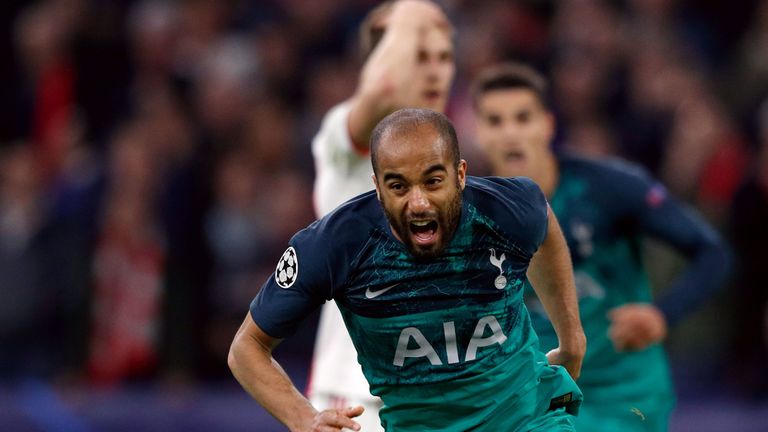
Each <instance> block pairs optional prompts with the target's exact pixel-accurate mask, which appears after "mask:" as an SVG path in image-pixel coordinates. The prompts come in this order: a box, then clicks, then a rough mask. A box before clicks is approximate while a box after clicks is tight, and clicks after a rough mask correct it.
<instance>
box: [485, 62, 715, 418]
mask: <svg viewBox="0 0 768 432" xmlns="http://www.w3.org/2000/svg"><path fill="white" fill-rule="evenodd" d="M473 99H474V106H475V110H476V117H477V119H476V127H477V139H478V143H479V144H480V146H481V147H482V148H483V150H484V151H485V153H486V155H487V156H488V159H489V161H490V163H491V166H492V168H493V171H494V174H496V175H501V176H517V175H524V176H530V177H531V178H532V179H533V180H535V181H536V182H537V183H538V184H539V186H540V187H541V188H542V190H543V191H544V193H545V194H546V196H547V197H548V198H549V199H550V204H551V206H552V209H553V210H554V212H555V214H556V215H557V217H558V219H559V221H560V223H561V226H562V229H563V233H564V235H565V238H566V240H567V242H568V245H569V248H570V250H571V254H572V259H573V267H574V275H575V280H576V288H577V292H578V295H579V309H580V313H581V319H582V322H583V323H584V330H585V333H586V335H587V340H588V341H589V347H588V349H587V353H586V356H585V358H584V366H583V368H582V373H581V377H580V378H579V381H578V383H579V387H580V388H581V389H582V391H583V393H584V404H583V406H582V409H581V412H580V414H579V417H578V419H577V420H576V426H577V429H578V430H584V431H590V432H600V431H606V432H615V431H622V432H627V431H630V432H631V431H665V430H667V424H668V418H669V414H670V411H671V409H672V407H673V405H674V396H673V390H672V385H671V380H670V374H669V370H668V366H667V360H666V358H665V354H664V352H663V349H662V347H661V345H660V342H661V341H662V340H663V339H664V337H665V336H666V333H667V326H668V325H671V324H674V323H675V322H677V321H678V320H679V319H680V318H681V317H683V315H685V313H687V312H689V311H691V310H693V309H695V308H696V307H697V306H698V305H700V304H701V303H702V302H703V301H704V300H706V299H707V298H708V297H709V295H710V294H711V293H712V292H713V291H714V290H715V289H716V288H717V287H718V286H719V285H720V284H721V283H722V282H723V280H724V278H725V277H726V275H727V272H728V267H729V262H730V258H729V254H728V252H727V250H726V249H725V247H724V246H723V244H722V243H721V241H720V238H719V237H718V235H717V234H716V233H715V232H714V231H713V230H712V229H711V228H710V227H709V226H708V225H707V224H706V223H704V222H703V221H702V219H701V218H700V217H699V216H698V215H696V214H695V213H694V212H692V211H691V210H690V209H688V208H686V207H684V206H683V205H682V204H680V203H678V202H677V201H676V200H674V199H673V198H671V197H669V196H668V195H667V193H666V191H665V189H664V187H663V186H662V185H661V184H659V183H658V182H656V181H655V180H653V179H652V178H650V177H649V176H648V175H647V174H646V173H645V172H644V171H642V170H641V169H639V168H638V167H636V166H634V165H631V164H629V163H626V162H621V161H619V160H616V159H612V160H589V159H585V158H580V157H576V156H573V155H564V154H555V153H553V151H552V149H551V147H550V143H551V140H552V137H553V135H554V131H555V122H554V117H553V115H552V113H551V111H550V110H549V108H548V105H547V94H546V81H545V80H544V78H543V77H542V76H540V75H539V74H538V73H536V72H535V71H533V70H532V69H530V68H528V67H526V66H523V65H519V64H506V65H501V66H497V67H494V68H491V69H488V70H486V71H484V73H482V74H481V75H480V76H479V77H478V79H477V80H476V81H475V83H474V84H473ZM643 236H651V237H655V238H657V239H660V240H662V241H664V242H666V243H668V244H670V245H671V246H673V247H674V248H676V249H677V250H679V251H681V252H682V253H684V254H685V255H687V256H688V257H689V258H690V261H689V265H688V267H687V268H686V269H685V271H684V272H683V273H682V274H681V276H680V277H679V278H678V279H677V280H676V281H675V282H674V283H673V284H672V286H671V287H669V289H667V290H666V291H665V293H664V295H663V296H662V297H661V298H659V299H657V300H656V301H655V302H654V301H652V299H651V290H650V287H649V284H648V280H647V277H646V273H645V271H644V270H643V266H642V263H641V259H640V255H641V253H640V249H639V247H640V240H641V238H642V237H643ZM527 304H528V307H529V310H530V311H531V317H532V321H533V326H534V328H535V329H536V332H537V333H538V335H539V337H540V339H541V346H542V349H544V350H546V349H548V348H551V347H553V346H556V345H557V338H556V335H555V334H554V333H553V331H552V326H551V324H550V323H549V321H548V320H547V316H546V314H545V313H544V311H543V310H542V308H541V307H539V306H538V302H537V301H536V300H535V299H534V300H532V301H527Z"/></svg>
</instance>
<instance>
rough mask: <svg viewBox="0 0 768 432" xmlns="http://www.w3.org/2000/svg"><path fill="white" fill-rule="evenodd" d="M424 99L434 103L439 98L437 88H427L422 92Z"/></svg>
mask: <svg viewBox="0 0 768 432" xmlns="http://www.w3.org/2000/svg"><path fill="white" fill-rule="evenodd" d="M424 99H426V100H428V101H430V102H432V103H434V102H435V101H437V100H439V99H440V92H439V91H437V90H427V91H425V92H424Z"/></svg>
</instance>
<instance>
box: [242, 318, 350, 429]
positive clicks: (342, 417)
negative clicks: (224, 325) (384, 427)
mask: <svg viewBox="0 0 768 432" xmlns="http://www.w3.org/2000/svg"><path fill="white" fill-rule="evenodd" d="M280 341H281V339H276V338H273V337H271V336H269V335H268V334H266V333H264V331H262V330H261V328H259V326H258V325H257V324H256V323H255V322H254V321H253V319H252V318H251V315H250V313H249V314H248V315H247V316H246V317H245V320H244V321H243V324H242V325H241V326H240V329H239V330H238V331H237V334H236V335H235V338H234V340H233V341H232V346H231V347H230V350H229V357H228V359H227V362H228V364H229V368H230V369H231V370H232V374H233V375H234V376H235V378H237V381H238V382H240V384H241V385H242V386H243V388H244V389H245V390H246V391H247V392H248V393H249V394H250V395H251V396H252V397H253V398H254V399H255V400H256V401H257V402H258V403H259V404H261V405H262V406H263V407H264V408H265V409H266V410H267V411H269V413H270V414H272V415H273V416H274V417H275V418H276V419H278V420H279V421H280V422H282V423H283V424H284V425H285V426H286V427H288V429H289V430H291V431H295V432H298V431H302V432H303V431H341V430H342V428H349V429H353V430H360V426H359V425H358V424H357V423H355V422H354V421H353V420H351V419H352V418H354V417H357V416H359V415H360V414H362V413H363V408H362V407H349V408H344V409H329V410H325V411H322V412H318V411H317V410H316V409H315V408H314V407H312V405H311V404H310V403H309V401H308V400H307V399H306V398H305V397H304V396H303V395H302V394H301V392H299V390H298V389H296V387H295V386H294V385H293V383H292V382H291V380H290V378H288V375H287V374H286V373H285V371H284V370H283V368H282V367H280V365H279V364H278V363H277V361H275V359H274V358H273V357H272V350H273V349H274V348H275V347H276V346H277V345H278V344H279V343H280Z"/></svg>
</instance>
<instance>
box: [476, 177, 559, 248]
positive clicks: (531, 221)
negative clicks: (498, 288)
mask: <svg viewBox="0 0 768 432" xmlns="http://www.w3.org/2000/svg"><path fill="white" fill-rule="evenodd" d="M487 179H488V180H489V181H491V182H493V183H495V184H496V186H498V188H497V189H496V190H497V192H498V194H497V197H498V198H499V202H500V206H498V207H490V206H489V202H492V201H489V200H485V199H481V200H478V201H477V203H476V205H477V206H478V208H480V209H481V210H483V212H484V213H485V212H488V213H490V214H492V215H493V217H494V219H495V220H496V222H497V223H499V224H500V226H501V227H502V229H503V230H504V232H505V234H506V235H507V236H508V237H510V239H511V240H512V241H513V242H514V243H515V244H516V245H517V246H518V247H519V248H521V249H522V251H523V252H524V254H525V255H526V256H527V257H528V258H530V257H532V256H533V254H534V253H536V251H537V250H538V249H539V246H541V243H542V242H543V241H544V238H545V237H546V235H547V229H548V219H547V209H548V207H549V205H548V203H547V199H546V197H545V196H544V193H543V192H542V191H541V188H539V186H538V185H537V184H536V183H535V182H534V181H533V180H531V179H530V178H528V177H514V178H502V177H488V178H487Z"/></svg>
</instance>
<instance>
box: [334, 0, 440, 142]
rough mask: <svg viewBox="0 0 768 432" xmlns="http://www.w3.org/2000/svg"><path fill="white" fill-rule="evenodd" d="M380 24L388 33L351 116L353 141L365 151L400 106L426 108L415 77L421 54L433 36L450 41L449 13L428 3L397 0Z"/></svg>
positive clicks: (369, 63) (373, 54) (372, 56)
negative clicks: (381, 123) (380, 124)
mask: <svg viewBox="0 0 768 432" xmlns="http://www.w3.org/2000/svg"><path fill="white" fill-rule="evenodd" d="M380 25H381V26H383V27H386V31H385V32H384V36H383V37H382V39H381V41H380V42H379V44H378V45H377V46H376V48H375V49H374V50H373V52H371V54H370V56H369V57H368V59H367V61H366V63H365V65H364V67H363V70H362V72H361V75H360V82H359V83H358V87H357V90H356V91H355V94H354V96H353V97H352V100H351V111H350V114H349V124H348V126H349V133H350V138H352V142H353V143H354V145H355V146H358V147H360V150H364V151H365V150H367V148H368V138H369V136H370V134H371V131H372V130H373V128H374V126H376V124H377V123H378V122H379V121H380V120H381V119H382V118H384V117H385V116H387V115H388V114H390V113H391V112H394V111H395V110H397V109H400V108H404V107H409V106H419V105H422V104H421V103H419V97H422V95H421V92H423V91H424V89H423V88H421V87H423V86H424V84H423V82H422V81H421V80H420V79H417V77H418V76H419V74H417V71H418V69H417V68H419V67H422V65H421V63H420V61H423V60H424V59H421V60H420V55H421V53H420V50H423V49H424V46H425V42H426V38H427V37H429V36H430V34H429V33H430V32H435V31H439V32H445V34H446V36H447V37H450V24H449V23H448V19H447V18H446V17H445V14H444V13H443V12H442V10H440V8H439V7H438V6H437V5H436V4H434V3H432V2H430V1H427V0H400V1H397V2H395V3H394V4H393V5H392V10H391V11H390V12H389V14H388V15H387V16H386V17H385V18H383V22H382V23H381V24H380ZM425 54H427V55H429V54H428V53H425ZM450 54H452V53H450ZM451 61H452V58H451Z"/></svg>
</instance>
